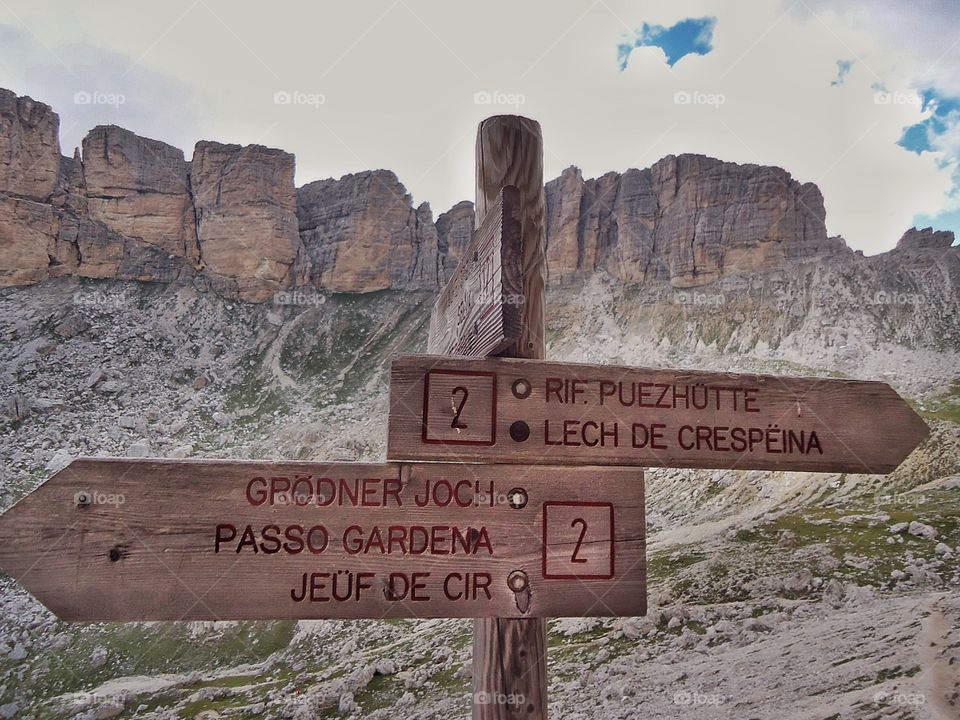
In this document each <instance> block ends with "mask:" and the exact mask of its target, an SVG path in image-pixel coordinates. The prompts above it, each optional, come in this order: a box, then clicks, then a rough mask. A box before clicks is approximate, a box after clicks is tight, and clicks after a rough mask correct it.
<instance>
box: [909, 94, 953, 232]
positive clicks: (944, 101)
mask: <svg viewBox="0 0 960 720" xmlns="http://www.w3.org/2000/svg"><path fill="white" fill-rule="evenodd" d="M920 99H921V101H922V103H923V105H922V107H923V111H924V112H929V113H930V115H929V117H926V118H924V119H923V120H921V121H920V122H918V123H916V124H915V125H909V126H908V127H905V128H904V129H903V135H901V136H900V140H898V141H897V144H898V145H900V147H903V148H905V149H907V150H909V151H911V152H915V153H916V154H917V155H920V154H922V153H925V152H933V151H936V150H940V149H942V148H941V147H939V143H938V138H939V136H941V135H943V134H945V133H946V132H948V131H949V130H950V128H951V127H955V126H956V125H957V123H960V97H951V96H949V95H943V94H941V93H939V92H937V90H935V89H934V88H926V89H924V90H920ZM958 160H960V158H957V157H950V156H948V157H945V158H943V159H942V160H941V161H940V164H941V166H942V167H947V166H950V165H953V187H952V188H951V190H950V191H949V192H948V193H947V196H948V197H949V198H951V199H952V200H953V201H954V202H953V203H951V205H952V206H953V209H949V208H948V209H945V210H941V211H940V212H939V213H937V214H936V215H924V214H920V215H917V216H915V217H914V225H915V226H916V227H925V226H932V227H933V228H934V229H935V230H953V231H954V232H955V233H957V234H958V235H960V210H958V209H956V202H955V201H956V200H957V199H958V198H960V164H958Z"/></svg>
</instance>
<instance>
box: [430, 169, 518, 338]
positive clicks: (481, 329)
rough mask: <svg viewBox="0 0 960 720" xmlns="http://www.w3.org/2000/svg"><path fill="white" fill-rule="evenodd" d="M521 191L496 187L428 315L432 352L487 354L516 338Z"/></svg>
mask: <svg viewBox="0 0 960 720" xmlns="http://www.w3.org/2000/svg"><path fill="white" fill-rule="evenodd" d="M520 256H521V242H520V191H519V190H518V189H517V188H515V187H514V186H512V185H507V186H505V187H503V188H502V189H501V190H500V194H499V195H498V196H497V200H496V202H495V203H494V204H493V207H491V208H490V210H489V211H488V212H487V214H486V216H485V217H484V220H483V223H482V224H481V225H480V227H479V228H477V230H476V232H475V233H474V234H473V237H472V238H471V239H470V243H469V244H468V246H467V248H466V250H465V251H464V255H463V258H462V259H461V260H460V264H459V265H458V266H457V269H456V270H455V271H454V273H453V275H452V276H451V278H450V281H449V282H448V283H447V285H446V287H444V289H443V291H442V292H441V293H440V296H439V297H438V298H437V302H436V303H435V304H434V306H433V313H432V314H431V315H430V335H429V337H428V350H429V352H431V353H433V354H435V355H492V354H496V353H499V352H503V351H505V350H507V349H509V348H510V347H511V346H512V344H513V343H515V342H516V341H517V338H519V337H520V330H521V325H522V321H521V314H522V313H521V311H522V303H523V297H524V296H523V280H522V272H521V267H520V265H521V257H520Z"/></svg>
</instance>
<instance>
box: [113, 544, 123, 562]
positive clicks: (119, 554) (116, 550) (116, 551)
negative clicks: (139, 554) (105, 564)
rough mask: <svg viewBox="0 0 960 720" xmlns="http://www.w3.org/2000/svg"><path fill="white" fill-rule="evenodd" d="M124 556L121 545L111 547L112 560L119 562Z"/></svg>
mask: <svg viewBox="0 0 960 720" xmlns="http://www.w3.org/2000/svg"><path fill="white" fill-rule="evenodd" d="M122 557H123V552H122V551H121V550H120V548H119V547H112V548H110V562H117V561H118V560H120V558H122Z"/></svg>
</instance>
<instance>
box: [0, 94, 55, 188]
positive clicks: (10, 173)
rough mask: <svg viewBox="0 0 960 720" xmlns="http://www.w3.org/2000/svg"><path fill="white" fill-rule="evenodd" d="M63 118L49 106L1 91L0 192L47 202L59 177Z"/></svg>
mask: <svg viewBox="0 0 960 720" xmlns="http://www.w3.org/2000/svg"><path fill="white" fill-rule="evenodd" d="M59 130H60V118H59V117H57V114H56V113H55V112H53V110H52V109H51V108H50V106H49V105H45V104H44V103H41V102H37V101H36V100H32V99H31V98H28V97H17V96H16V95H15V94H14V93H12V92H10V91H9V90H3V89H0V190H2V191H3V192H4V193H5V194H8V195H14V196H16V197H20V198H27V199H29V200H36V201H41V202H42V201H45V200H47V199H48V198H49V197H50V196H51V195H52V194H53V192H54V190H55V189H56V187H57V181H58V180H59V177H60V137H59Z"/></svg>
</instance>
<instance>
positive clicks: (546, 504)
mask: <svg viewBox="0 0 960 720" xmlns="http://www.w3.org/2000/svg"><path fill="white" fill-rule="evenodd" d="M551 505H556V506H563V507H606V508H609V509H610V574H609V575H549V574H548V573H547V508H548V507H550V506H551ZM613 518H614V512H613V503H609V502H575V501H556V500H548V501H545V502H544V503H543V579H544V580H613V578H614V577H615V576H616V572H615V570H614V548H615V543H614V540H615V539H616V537H617V534H616V530H615V528H614V524H613Z"/></svg>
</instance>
